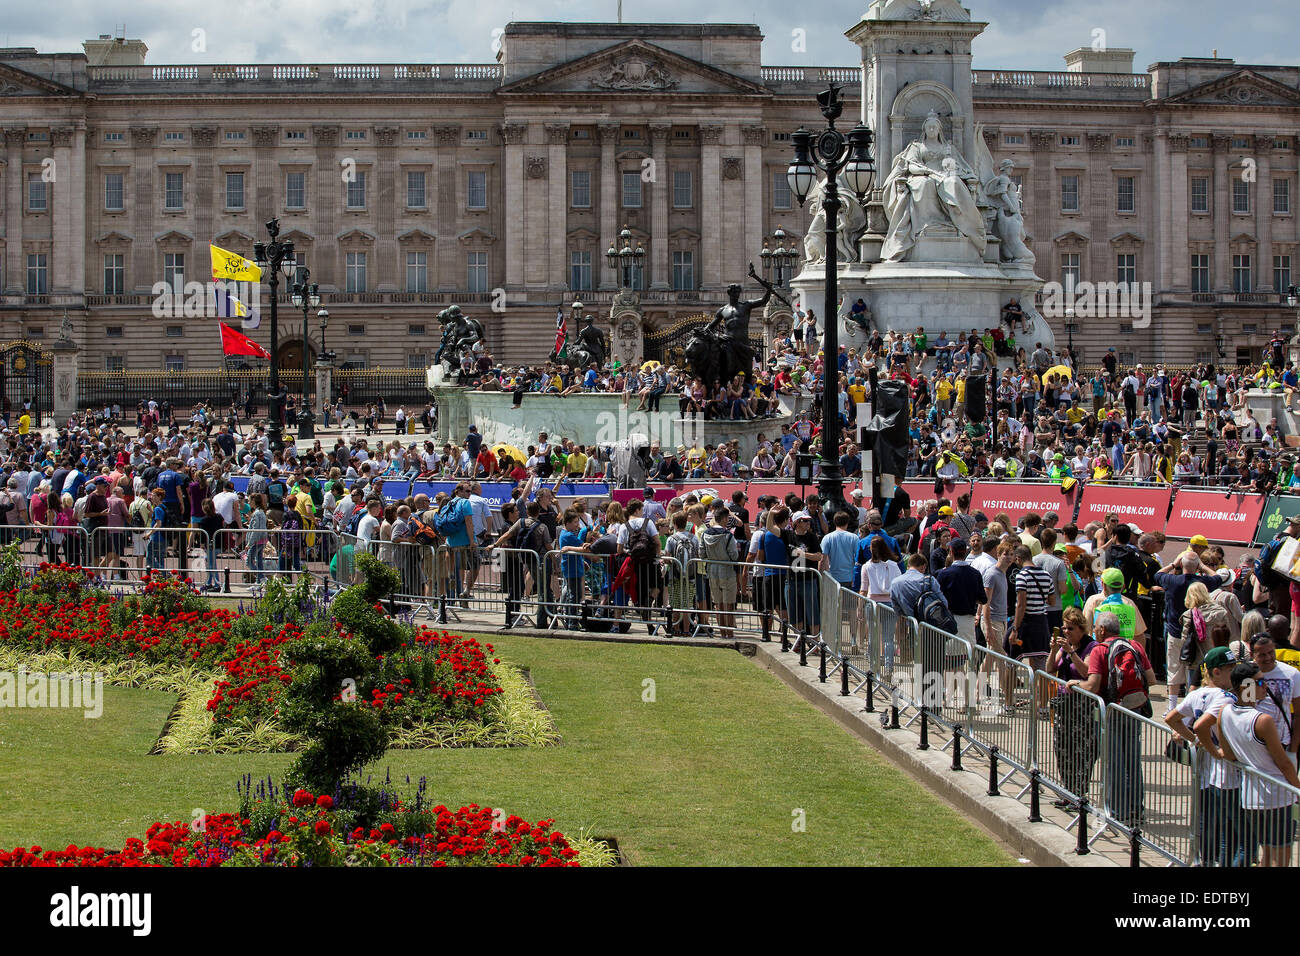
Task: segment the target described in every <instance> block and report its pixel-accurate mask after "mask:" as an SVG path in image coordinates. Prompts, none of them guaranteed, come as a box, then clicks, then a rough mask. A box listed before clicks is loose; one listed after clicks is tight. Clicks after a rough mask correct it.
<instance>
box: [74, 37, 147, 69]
mask: <svg viewBox="0 0 1300 956" xmlns="http://www.w3.org/2000/svg"><path fill="white" fill-rule="evenodd" d="M81 46H82V49H84V50H85V51H86V60H87V63H88V65H90V66H143V65H144V58H145V54H146V53H148V52H149V48H148V47H147V46H145V45H144V41H143V40H128V39H126V38H125V37H113V36H110V35H108V34H104V33H101V34H100V35H99V39H97V40H86V41H85V42H83V43H82V44H81Z"/></svg>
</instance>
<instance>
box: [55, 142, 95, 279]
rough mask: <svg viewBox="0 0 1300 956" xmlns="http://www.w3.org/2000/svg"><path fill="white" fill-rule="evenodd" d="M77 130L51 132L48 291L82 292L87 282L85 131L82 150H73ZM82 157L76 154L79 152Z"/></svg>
mask: <svg viewBox="0 0 1300 956" xmlns="http://www.w3.org/2000/svg"><path fill="white" fill-rule="evenodd" d="M76 132H77V131H76V129H75V128H74V127H71V126H60V127H56V128H55V129H53V130H51V131H50V139H51V140H52V143H53V146H54V173H55V180H54V183H53V184H52V186H53V188H52V190H51V191H52V193H53V203H54V208H53V210H52V215H53V232H52V233H51V238H52V240H53V244H52V249H53V252H54V255H53V256H52V257H51V258H52V260H53V261H52V262H51V263H50V265H51V270H50V272H51V274H50V291H51V292H76V293H83V294H84V293H85V291H86V283H85V275H86V176H85V163H84V146H85V142H84V140H85V136H84V132H83V135H82V137H81V143H80V144H79V145H81V146H82V147H83V148H82V149H81V150H75V149H74V148H73V147H74V142H73V141H74V139H76V138H77V137H76ZM79 152H80V153H82V154H83V155H80V156H79V155H78V153H79Z"/></svg>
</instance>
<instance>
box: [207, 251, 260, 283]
mask: <svg viewBox="0 0 1300 956" xmlns="http://www.w3.org/2000/svg"><path fill="white" fill-rule="evenodd" d="M208 248H209V249H210V250H212V278H214V279H234V280H235V281H237V282H261V281H262V269H261V267H260V266H259V265H258V264H257V263H256V262H253V261H252V260H251V259H245V258H244V257H243V256H241V255H239V254H238V253H234V252H229V251H227V250H225V249H222V248H221V247H220V246H214V245H212V244H211V243H209V245H208Z"/></svg>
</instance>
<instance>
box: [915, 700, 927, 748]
mask: <svg viewBox="0 0 1300 956" xmlns="http://www.w3.org/2000/svg"><path fill="white" fill-rule="evenodd" d="M916 749H917V750H929V749H930V714H929V711H928V710H927V708H926V706H925V704H922V705H921V742H920V743H919V744H917V745H916Z"/></svg>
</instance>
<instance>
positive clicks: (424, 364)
mask: <svg viewBox="0 0 1300 956" xmlns="http://www.w3.org/2000/svg"><path fill="white" fill-rule="evenodd" d="M106 333H107V337H108V338H121V337H122V327H121V326H112V325H110V326H108V327H107V329H106ZM412 334H416V333H412ZM421 334H422V333H421ZM403 354H405V356H406V367H407V368H412V369H414V368H428V366H429V355H428V353H427V352H421V351H415V352H412V351H407V350H405V349H404V350H403ZM151 367H153V368H156V366H151ZM338 367H339V368H342V369H358V368H369V367H370V362H369V359H368V358H367V356H366V355H365V354H364V353H361V352H349V353H345V354H344V355H343V356H342V358H341V361H340V362H339V365H338ZM163 369H164V370H166V371H168V372H183V371H185V353H184V352H168V353H166V354H164V355H163ZM104 371H106V372H125V371H126V356H125V355H117V354H115V355H105V356H104Z"/></svg>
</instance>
